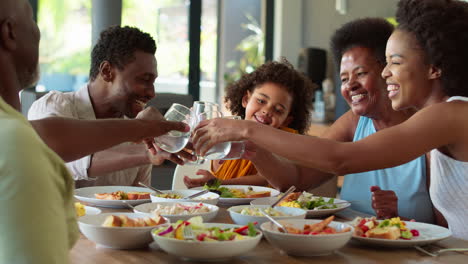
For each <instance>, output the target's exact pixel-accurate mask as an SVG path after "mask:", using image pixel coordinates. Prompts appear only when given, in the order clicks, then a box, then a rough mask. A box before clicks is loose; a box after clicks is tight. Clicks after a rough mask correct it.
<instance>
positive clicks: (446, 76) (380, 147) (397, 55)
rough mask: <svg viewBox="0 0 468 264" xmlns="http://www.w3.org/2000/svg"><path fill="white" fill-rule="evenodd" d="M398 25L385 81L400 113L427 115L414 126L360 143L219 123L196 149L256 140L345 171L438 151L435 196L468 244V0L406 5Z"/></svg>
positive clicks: (199, 134) (212, 123) (208, 127)
mask: <svg viewBox="0 0 468 264" xmlns="http://www.w3.org/2000/svg"><path fill="white" fill-rule="evenodd" d="M397 20H398V22H399V26H398V28H397V30H396V31H395V32H394V33H393V34H392V35H391V37H390V39H389V40H388V43H387V48H386V59H387V66H386V67H385V69H384V70H383V72H382V76H383V77H384V78H385V79H386V82H387V90H388V91H389V93H388V96H389V98H390V99H391V100H392V107H393V108H394V109H395V110H402V109H409V108H413V109H415V110H419V111H418V112H417V113H416V114H414V115H413V116H412V117H411V118H410V119H408V120H407V121H405V122H403V123H401V124H400V125H396V126H393V127H390V128H387V129H384V130H382V131H379V132H377V133H375V134H372V135H370V136H369V137H366V138H364V139H362V140H360V141H356V142H352V143H340V142H335V141H332V140H325V139H319V138H313V137H304V136H300V135H291V134H288V133H283V132H281V131H277V130H273V129H269V128H268V127H263V126H254V125H252V124H250V123H247V122H243V121H238V120H234V121H231V120H228V121H226V120H222V119H214V120H208V122H202V123H201V124H200V125H199V128H198V130H196V133H195V136H194V138H193V142H194V144H195V149H196V150H197V151H198V153H200V154H202V155H203V154H204V153H205V152H206V149H208V148H209V147H211V146H212V145H213V144H216V143H218V142H221V141H230V140H251V141H253V142H255V144H257V145H259V146H261V147H263V148H265V149H268V150H270V151H271V152H274V153H276V154H278V155H282V156H284V157H286V158H288V159H290V160H294V161H295V162H298V163H300V164H303V165H306V166H310V167H314V168H318V169H321V170H323V171H328V172H334V173H337V174H345V173H351V172H362V171H369V170H375V169H380V168H387V167H392V166H396V165H400V164H403V163H405V162H408V161H409V160H412V159H414V158H416V157H417V156H419V155H422V154H424V153H426V152H428V151H431V150H432V151H431V185H430V195H431V199H432V201H433V203H434V206H435V207H436V208H437V209H438V210H439V211H440V212H441V213H442V214H443V216H444V217H445V218H446V220H447V222H448V225H449V228H450V230H451V231H452V233H453V236H455V237H458V238H462V239H467V240H468V229H467V228H466V226H467V224H468V220H467V219H468V203H467V202H466V201H467V199H468V192H467V191H466V189H467V188H468V176H467V175H468V122H467V119H466V117H467V116H468V89H467V85H466V75H467V73H468V70H467V67H466V62H467V61H468V49H466V46H468V34H466V32H468V3H466V2H462V1H456V0H401V1H400V2H399V4H398V10H397ZM279 137H281V141H279V140H278V138H279ZM395 177H398V176H397V175H395Z"/></svg>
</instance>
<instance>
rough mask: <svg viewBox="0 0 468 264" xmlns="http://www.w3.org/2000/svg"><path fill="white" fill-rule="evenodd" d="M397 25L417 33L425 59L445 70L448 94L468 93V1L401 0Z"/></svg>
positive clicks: (442, 76)
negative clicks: (467, 84) (467, 64)
mask: <svg viewBox="0 0 468 264" xmlns="http://www.w3.org/2000/svg"><path fill="white" fill-rule="evenodd" d="M396 18H397V21H398V23H399V25H398V27H397V29H399V30H403V31H405V32H409V33H411V34H413V35H414V36H415V37H416V39H417V41H418V44H419V46H420V47H421V48H422V49H423V50H424V53H425V60H426V62H427V63H428V64H431V65H434V66H435V67H437V68H439V69H440V70H441V72H442V75H441V82H442V89H443V90H444V92H445V94H447V95H448V96H455V95H460V96H468V89H466V79H465V77H466V76H467V75H468V67H467V66H466V62H467V61H468V49H467V45H468V33H467V32H468V3H466V2H462V1H456V0H401V1H400V2H399V3H398V7H397V13H396Z"/></svg>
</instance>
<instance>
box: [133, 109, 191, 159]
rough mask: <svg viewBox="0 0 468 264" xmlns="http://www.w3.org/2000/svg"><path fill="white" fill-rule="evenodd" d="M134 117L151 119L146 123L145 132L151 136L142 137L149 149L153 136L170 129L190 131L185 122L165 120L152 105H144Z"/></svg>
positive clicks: (151, 146) (154, 151)
mask: <svg viewBox="0 0 468 264" xmlns="http://www.w3.org/2000/svg"><path fill="white" fill-rule="evenodd" d="M136 119H140V120H152V121H153V122H148V123H147V124H148V130H149V131H148V133H146V134H148V135H150V136H151V137H148V138H146V139H144V142H145V144H146V146H147V147H148V149H149V150H151V149H152V148H153V142H154V140H153V138H154V137H159V136H161V135H164V134H166V133H167V132H169V131H171V130H177V131H182V132H188V131H190V127H189V126H188V125H187V124H185V123H182V122H172V121H167V120H165V119H164V116H163V115H162V114H161V113H160V112H159V111H158V110H157V109H156V108H154V107H146V108H145V109H144V110H143V111H141V112H139V113H138V115H137V116H136ZM152 153H156V150H153V151H152Z"/></svg>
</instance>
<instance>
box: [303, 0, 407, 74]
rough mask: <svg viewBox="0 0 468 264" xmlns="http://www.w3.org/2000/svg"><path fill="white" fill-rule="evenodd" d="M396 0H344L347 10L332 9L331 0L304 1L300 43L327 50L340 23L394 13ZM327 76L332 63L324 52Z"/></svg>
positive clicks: (329, 55)
mask: <svg viewBox="0 0 468 264" xmlns="http://www.w3.org/2000/svg"><path fill="white" fill-rule="evenodd" d="M397 3H398V0H347V12H346V14H345V15H341V14H339V13H338V12H337V11H336V10H335V0H305V1H304V9H303V10H304V12H305V13H304V14H303V16H304V45H305V47H318V48H323V49H326V50H330V37H331V36H332V34H333V32H334V31H335V30H336V29H337V28H339V27H340V26H341V25H342V24H344V23H346V22H348V21H351V20H353V19H356V18H362V17H392V16H395V12H396V6H397ZM327 57H328V61H327V76H328V77H331V76H332V74H333V69H334V65H333V62H332V59H331V54H330V52H328V56H327Z"/></svg>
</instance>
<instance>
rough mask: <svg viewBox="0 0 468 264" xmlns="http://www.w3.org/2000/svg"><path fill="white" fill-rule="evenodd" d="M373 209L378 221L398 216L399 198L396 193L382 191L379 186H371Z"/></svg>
mask: <svg viewBox="0 0 468 264" xmlns="http://www.w3.org/2000/svg"><path fill="white" fill-rule="evenodd" d="M370 191H371V192H372V208H374V211H375V214H376V215H377V218H378V219H387V218H392V217H397V216H398V197H397V196H396V194H395V192H394V191H391V190H381V189H380V187H379V186H371V188H370Z"/></svg>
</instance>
